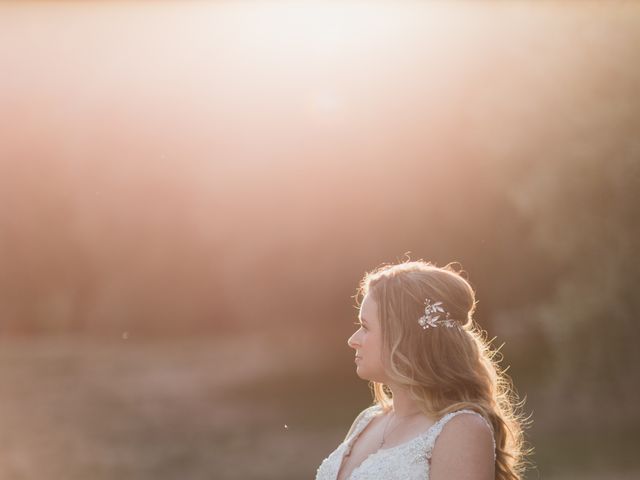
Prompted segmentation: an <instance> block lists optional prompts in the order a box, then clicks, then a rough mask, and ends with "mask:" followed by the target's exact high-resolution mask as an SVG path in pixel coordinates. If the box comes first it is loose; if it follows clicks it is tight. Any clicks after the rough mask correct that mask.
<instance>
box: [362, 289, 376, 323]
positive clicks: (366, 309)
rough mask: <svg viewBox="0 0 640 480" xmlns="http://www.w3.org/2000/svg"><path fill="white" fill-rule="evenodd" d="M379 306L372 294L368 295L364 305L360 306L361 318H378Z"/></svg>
mask: <svg viewBox="0 0 640 480" xmlns="http://www.w3.org/2000/svg"><path fill="white" fill-rule="evenodd" d="M377 308H378V306H377V304H376V301H375V300H374V299H373V297H372V296H371V294H369V293H367V294H366V295H365V296H364V298H363V299H362V304H361V305H360V317H364V318H366V319H368V320H369V319H371V318H373V317H375V316H377V314H378V312H377Z"/></svg>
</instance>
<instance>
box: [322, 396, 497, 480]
mask: <svg viewBox="0 0 640 480" xmlns="http://www.w3.org/2000/svg"><path fill="white" fill-rule="evenodd" d="M381 411H382V407H380V406H379V405H374V406H372V407H369V408H367V409H366V410H365V411H364V412H363V415H362V417H361V418H360V420H359V421H358V423H357V424H356V425H355V427H354V429H353V431H352V432H351V434H350V435H349V436H348V437H347V438H346V439H345V440H344V442H342V443H341V444H340V445H339V446H338V448H336V449H335V450H334V451H333V452H332V453H331V455H329V456H328V457H327V458H325V459H324V460H323V461H322V464H321V465H320V467H318V471H317V473H316V480H336V478H337V477H338V472H339V470H340V465H341V464H342V459H343V457H344V454H345V453H346V451H347V449H348V448H349V447H350V446H351V445H352V444H353V442H355V440H356V439H357V438H358V435H359V434H360V433H361V432H362V431H363V430H364V428H365V427H366V426H367V424H368V423H369V422H370V421H371V419H373V417H375V416H376V415H378V414H379V413H380V412H381ZM461 413H471V414H473V415H478V416H479V417H480V418H482V419H483V420H485V419H484V417H482V415H480V414H478V413H476V412H474V411H472V410H458V411H456V412H451V413H448V414H446V415H444V416H443V417H442V418H441V419H440V420H438V421H437V422H436V423H434V424H433V425H432V426H431V427H430V428H429V429H428V430H427V431H426V432H424V433H422V434H420V435H418V436H417V437H414V438H412V439H411V440H409V441H407V442H404V443H401V444H400V445H396V446H395V447H390V448H383V449H380V450H378V451H377V452H374V453H372V454H370V455H369V456H368V457H367V458H365V459H364V461H363V462H362V463H361V464H360V465H358V466H357V467H356V468H355V469H354V470H353V471H352V472H351V475H350V476H349V478H348V480H380V479H385V480H395V479H398V480H400V479H402V480H428V479H429V464H430V461H431V451H432V450H433V446H434V444H435V442H436V438H438V435H439V434H440V432H441V431H442V428H443V427H444V426H445V424H446V423H447V422H448V421H449V420H451V419H452V418H453V417H455V416H456V415H459V414H461ZM485 422H486V420H485ZM486 423H487V425H488V426H489V428H490V429H491V426H490V425H489V423H488V422H486ZM492 431H493V430H492ZM493 451H494V458H495V440H494V443H493Z"/></svg>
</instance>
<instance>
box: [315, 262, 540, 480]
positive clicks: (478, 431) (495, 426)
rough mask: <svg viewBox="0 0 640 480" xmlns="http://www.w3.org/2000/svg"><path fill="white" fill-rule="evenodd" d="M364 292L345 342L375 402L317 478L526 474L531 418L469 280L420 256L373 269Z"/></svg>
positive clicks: (484, 479)
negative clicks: (482, 324) (493, 344)
mask: <svg viewBox="0 0 640 480" xmlns="http://www.w3.org/2000/svg"><path fill="white" fill-rule="evenodd" d="M358 293H359V294H360V295H362V297H363V298H362V302H361V304H360V315H359V322H358V323H357V325H358V326H359V327H360V328H359V329H358V330H357V331H356V332H355V333H354V334H353V335H352V336H351V337H350V338H349V340H348V342H347V343H348V345H349V346H350V347H351V348H353V349H354V350H355V363H356V373H357V375H358V376H359V377H360V378H362V379H364V380H369V381H370V384H371V385H372V387H373V392H374V398H375V402H374V405H373V406H371V407H369V408H367V409H365V410H364V411H362V412H361V413H360V414H359V415H358V416H357V417H356V419H355V421H354V422H353V425H352V426H351V428H350V429H349V432H348V433H347V435H346V438H345V440H344V441H343V442H342V443H341V444H340V445H339V446H338V448H337V449H336V450H335V451H333V453H331V454H330V455H329V456H328V457H327V458H325V459H324V461H323V462H322V464H321V465H320V467H319V468H318V471H317V474H316V480H365V479H376V480H381V479H385V480H386V479H402V480H414V479H416V480H417V479H422V480H425V479H430V480H449V479H468V480H472V479H473V480H494V479H495V480H520V479H521V478H522V475H523V472H524V465H525V460H524V456H525V455H526V454H527V453H529V451H525V449H524V446H523V427H524V419H523V418H522V417H521V416H520V414H518V413H517V412H516V407H518V406H519V405H520V404H518V403H516V401H515V398H516V397H515V394H514V392H513V391H512V390H511V388H510V381H509V378H508V377H507V376H506V375H505V373H504V372H502V371H501V370H500V369H499V368H498V365H497V363H496V361H495V360H494V358H493V357H494V355H495V352H492V351H491V350H490V348H489V344H488V342H487V341H486V340H485V339H484V337H483V335H482V332H481V330H479V328H478V327H477V325H476V324H475V323H474V321H473V319H472V315H473V312H474V310H475V305H476V300H475V293H474V291H473V288H472V287H471V286H470V284H469V282H467V280H465V279H464V278H463V277H462V276H461V275H460V273H458V272H457V271H456V270H455V269H454V268H453V267H451V266H450V265H447V266H446V267H442V268H441V267H436V266H435V265H432V264H431V263H427V262H424V261H414V262H404V263H400V264H397V265H385V266H383V267H380V268H378V269H377V270H375V271H373V272H370V273H368V274H366V275H365V277H364V278H363V279H362V281H361V282H360V286H359V289H358ZM360 295H359V296H360ZM436 440H437V441H436Z"/></svg>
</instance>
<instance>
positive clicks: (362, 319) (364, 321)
mask: <svg viewBox="0 0 640 480" xmlns="http://www.w3.org/2000/svg"><path fill="white" fill-rule="evenodd" d="M360 321H361V322H362V323H369V322H367V321H366V320H365V319H364V317H360Z"/></svg>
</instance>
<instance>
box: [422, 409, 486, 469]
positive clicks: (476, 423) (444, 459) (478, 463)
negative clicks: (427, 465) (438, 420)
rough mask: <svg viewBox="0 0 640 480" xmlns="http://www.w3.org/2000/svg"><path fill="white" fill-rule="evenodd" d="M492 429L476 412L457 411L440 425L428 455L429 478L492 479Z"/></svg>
mask: <svg viewBox="0 0 640 480" xmlns="http://www.w3.org/2000/svg"><path fill="white" fill-rule="evenodd" d="M493 441H494V440H493V431H492V430H491V427H490V426H489V425H488V424H487V422H486V421H485V420H484V418H482V417H481V416H480V415H477V414H473V413H460V414H458V415H456V416H455V417H453V418H451V419H450V420H449V421H448V422H447V423H446V424H445V426H444V428H443V429H442V432H441V433H440V435H439V436H438V438H437V440H436V443H435V445H434V447H433V452H432V455H431V469H430V478H431V480H440V479H452V478H455V479H459V480H471V479H473V480H492V479H493V478H494V475H495V473H494V468H495V465H494V464H495V462H494V443H493Z"/></svg>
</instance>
